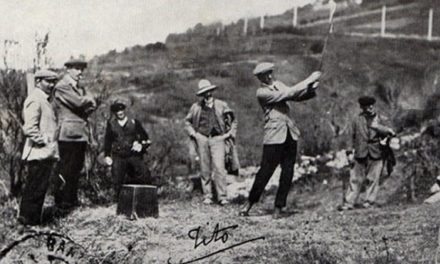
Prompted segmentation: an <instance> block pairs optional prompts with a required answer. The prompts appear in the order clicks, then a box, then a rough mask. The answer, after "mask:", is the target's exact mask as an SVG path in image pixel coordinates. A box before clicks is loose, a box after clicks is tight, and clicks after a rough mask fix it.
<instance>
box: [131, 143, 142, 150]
mask: <svg viewBox="0 0 440 264" xmlns="http://www.w3.org/2000/svg"><path fill="white" fill-rule="evenodd" d="M131 150H132V151H134V152H141V151H142V144H141V143H139V142H137V141H135V142H133V146H132V147H131Z"/></svg>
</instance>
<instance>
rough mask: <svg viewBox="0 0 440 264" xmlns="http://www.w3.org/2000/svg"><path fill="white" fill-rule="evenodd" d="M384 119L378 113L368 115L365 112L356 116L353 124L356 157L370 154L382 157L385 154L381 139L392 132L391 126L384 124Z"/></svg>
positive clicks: (373, 157)
mask: <svg viewBox="0 0 440 264" xmlns="http://www.w3.org/2000/svg"><path fill="white" fill-rule="evenodd" d="M381 123H383V119H382V118H381V117H380V116H378V115H377V114H376V115H375V116H373V117H367V116H366V115H365V114H364V113H361V114H359V115H358V116H356V117H355V119H354V120H353V124H352V139H353V148H354V157H355V158H357V159H362V158H366V157H367V156H370V157H371V158H372V159H381V158H382V156H383V153H382V147H381V145H380V140H381V139H383V138H384V137H386V136H388V135H390V134H391V132H390V130H391V129H390V128H389V127H387V126H384V125H383V124H381Z"/></svg>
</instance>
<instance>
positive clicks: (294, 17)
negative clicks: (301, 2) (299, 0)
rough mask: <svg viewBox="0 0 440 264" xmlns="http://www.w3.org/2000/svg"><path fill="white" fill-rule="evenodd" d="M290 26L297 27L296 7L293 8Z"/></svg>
mask: <svg viewBox="0 0 440 264" xmlns="http://www.w3.org/2000/svg"><path fill="white" fill-rule="evenodd" d="M292 24H293V27H296V26H297V25H298V7H297V6H294V7H293V18H292Z"/></svg>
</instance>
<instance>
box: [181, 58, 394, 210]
mask: <svg viewBox="0 0 440 264" xmlns="http://www.w3.org/2000/svg"><path fill="white" fill-rule="evenodd" d="M273 70H274V64H272V63H267V62H264V63H260V64H258V65H256V67H255V69H254V71H253V74H254V75H255V76H256V77H257V78H258V80H259V81H260V84H261V87H260V88H259V89H258V90H257V99H258V102H259V104H260V106H261V108H262V110H263V114H264V139H263V155H262V160H261V166H260V169H259V170H258V172H257V174H256V176H255V180H254V183H253V185H252V188H251V190H250V193H249V197H248V201H247V202H246V203H245V204H244V205H243V206H242V208H241V209H240V212H239V215H240V216H249V212H250V210H251V209H252V208H253V206H254V205H255V204H256V203H257V202H258V200H259V199H260V197H261V195H262V193H263V191H264V189H265V186H266V185H267V183H268V182H269V180H270V178H271V176H272V174H273V173H274V171H275V169H276V167H277V166H280V167H281V175H280V180H279V187H278V190H277V194H276V197H275V209H274V211H273V218H280V217H282V216H283V214H284V211H283V209H284V208H285V206H286V200H287V196H288V193H289V190H290V188H291V185H292V178H293V175H294V164H295V160H296V153H297V141H298V139H299V137H300V134H301V133H300V131H299V128H298V126H297V124H296V122H295V120H294V119H293V118H291V117H290V108H291V106H290V105H289V103H288V102H299V101H305V100H309V99H311V98H313V97H315V96H316V89H317V88H318V85H319V78H320V76H321V72H318V71H317V72H313V73H312V74H311V75H310V76H308V77H307V78H306V79H304V80H303V81H301V82H299V83H297V84H296V85H294V86H287V85H285V84H284V83H282V82H280V81H277V80H275V79H274V74H273ZM215 88H216V86H215V85H212V84H211V83H210V82H209V81H208V80H201V81H200V82H199V90H198V91H197V93H196V94H197V95H198V96H200V97H202V100H200V101H199V102H196V103H194V104H193V105H192V106H191V108H190V110H189V113H188V115H187V116H186V118H185V121H186V131H187V132H188V135H189V136H190V138H191V139H192V140H193V141H194V142H195V143H196V146H197V148H198V154H199V158H200V164H201V179H202V189H203V193H204V200H203V202H204V203H205V204H211V203H213V190H215V191H216V193H217V199H218V203H219V204H220V205H226V204H228V203H229V202H228V200H227V199H226V197H227V195H226V182H225V181H226V170H225V160H224V159H225V140H228V139H233V140H235V137H236V130H237V121H236V117H235V116H234V113H233V111H232V110H231V109H230V108H229V106H228V105H227V103H225V102H224V101H221V100H219V99H214V97H213V96H212V91H213V90H214V89H215ZM358 101H359V106H360V108H361V110H362V112H361V113H360V114H359V115H358V116H356V117H355V119H354V120H353V123H352V129H351V138H352V144H353V148H354V150H353V151H350V152H351V153H352V155H350V157H351V158H352V160H353V163H354V166H353V168H352V170H351V173H350V184H349V188H348V190H347V193H346V195H345V197H344V201H345V202H344V204H343V205H341V206H340V209H341V210H350V209H354V207H355V205H356V204H357V202H358V198H359V196H360V190H361V187H362V185H363V184H364V182H365V181H366V180H368V183H369V184H368V187H367V193H366V198H365V202H364V204H363V206H364V207H371V206H375V205H376V204H375V200H376V197H377V193H378V190H379V180H380V175H381V173H382V171H383V167H384V161H383V160H384V156H383V155H384V153H383V151H382V147H381V145H380V141H381V140H383V139H384V138H387V137H390V136H394V135H395V133H394V131H393V130H392V129H391V128H389V127H387V126H384V125H383V124H382V121H383V120H382V119H381V117H380V115H378V114H376V112H375V109H374V104H375V102H376V101H375V99H374V98H372V97H369V96H363V97H360V98H359V100H358ZM225 120H232V125H231V126H230V129H227V127H226V126H225ZM353 154H354V158H353ZM213 187H214V188H213Z"/></svg>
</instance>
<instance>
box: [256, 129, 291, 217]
mask: <svg viewBox="0 0 440 264" xmlns="http://www.w3.org/2000/svg"><path fill="white" fill-rule="evenodd" d="M296 148H297V142H296V141H295V140H293V139H292V137H291V136H290V133H287V138H286V141H285V142H284V143H283V144H273V145H264V146H263V157H262V160H261V167H260V169H259V170H258V172H257V175H256V176H255V181H254V184H253V185H252V189H251V191H250V193H249V202H250V203H256V202H258V200H259V199H260V196H261V194H262V193H263V191H264V188H265V187H266V184H267V183H268V182H269V179H270V177H272V174H273V172H274V171H275V169H276V167H277V166H278V164H280V165H281V175H280V183H279V186H278V191H277V196H276V198H275V207H279V208H282V207H284V206H286V199H287V195H288V194H289V190H290V186H291V185H292V178H293V169H294V165H295V159H296Z"/></svg>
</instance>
